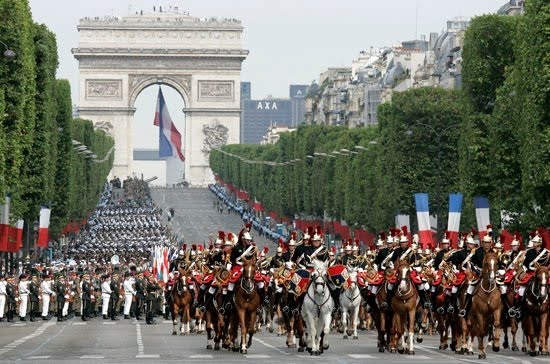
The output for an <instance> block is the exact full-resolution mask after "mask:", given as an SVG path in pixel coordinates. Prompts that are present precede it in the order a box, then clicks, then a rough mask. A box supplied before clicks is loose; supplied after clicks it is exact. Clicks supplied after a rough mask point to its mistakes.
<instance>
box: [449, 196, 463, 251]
mask: <svg viewBox="0 0 550 364" xmlns="http://www.w3.org/2000/svg"><path fill="white" fill-rule="evenodd" d="M461 213H462V194H461V193H451V194H449V222H448V224H447V231H448V232H449V234H450V237H449V238H450V239H451V247H452V248H453V249H456V248H457V247H458V235H459V231H460V215H461Z"/></svg>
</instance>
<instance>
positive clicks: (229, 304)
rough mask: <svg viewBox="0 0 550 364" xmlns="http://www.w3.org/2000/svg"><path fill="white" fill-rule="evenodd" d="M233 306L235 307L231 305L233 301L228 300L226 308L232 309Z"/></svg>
mask: <svg viewBox="0 0 550 364" xmlns="http://www.w3.org/2000/svg"><path fill="white" fill-rule="evenodd" d="M231 307H233V306H232V305H231V302H227V303H226V304H225V308H226V309H228V310H230V309H231Z"/></svg>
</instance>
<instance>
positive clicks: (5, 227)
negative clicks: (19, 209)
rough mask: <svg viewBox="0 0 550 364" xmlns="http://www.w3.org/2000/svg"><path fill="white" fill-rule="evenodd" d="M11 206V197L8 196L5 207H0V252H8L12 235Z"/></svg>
mask: <svg viewBox="0 0 550 364" xmlns="http://www.w3.org/2000/svg"><path fill="white" fill-rule="evenodd" d="M10 206H11V196H10V195H6V200H5V202H4V204H3V205H0V207H1V208H0V213H2V216H1V217H0V251H7V250H8V239H9V233H10Z"/></svg>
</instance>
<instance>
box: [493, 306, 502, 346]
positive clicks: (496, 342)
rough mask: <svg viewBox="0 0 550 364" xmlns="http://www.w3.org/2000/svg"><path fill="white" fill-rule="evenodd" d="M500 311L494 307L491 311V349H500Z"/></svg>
mask: <svg viewBox="0 0 550 364" xmlns="http://www.w3.org/2000/svg"><path fill="white" fill-rule="evenodd" d="M500 315H501V312H500V310H499V309H496V310H495V311H494V312H493V330H494V334H493V351H495V352H498V351H499V350H500V326H501V321H500V319H501V317H500Z"/></svg>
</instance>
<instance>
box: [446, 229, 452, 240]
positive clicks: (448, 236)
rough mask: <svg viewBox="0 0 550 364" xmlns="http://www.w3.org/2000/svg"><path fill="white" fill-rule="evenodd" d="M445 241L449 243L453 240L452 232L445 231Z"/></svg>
mask: <svg viewBox="0 0 550 364" xmlns="http://www.w3.org/2000/svg"><path fill="white" fill-rule="evenodd" d="M445 239H447V240H449V241H450V240H451V232H450V231H447V230H445Z"/></svg>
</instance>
